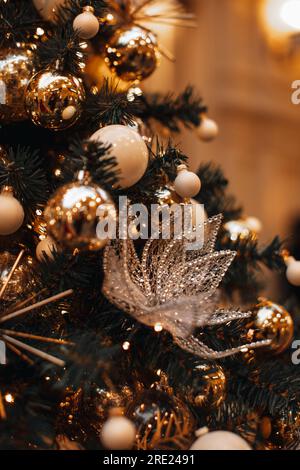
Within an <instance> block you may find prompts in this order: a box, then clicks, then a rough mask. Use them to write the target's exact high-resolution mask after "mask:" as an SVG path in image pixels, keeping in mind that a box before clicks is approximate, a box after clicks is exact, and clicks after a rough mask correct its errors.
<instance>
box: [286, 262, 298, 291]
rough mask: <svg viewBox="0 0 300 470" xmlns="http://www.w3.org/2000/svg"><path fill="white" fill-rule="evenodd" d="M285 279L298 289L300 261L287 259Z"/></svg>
mask: <svg viewBox="0 0 300 470" xmlns="http://www.w3.org/2000/svg"><path fill="white" fill-rule="evenodd" d="M286 277H287V280H288V281H289V283H290V284H292V286H295V287H300V261H296V260H295V259H294V258H289V261H288V262H287V271H286Z"/></svg>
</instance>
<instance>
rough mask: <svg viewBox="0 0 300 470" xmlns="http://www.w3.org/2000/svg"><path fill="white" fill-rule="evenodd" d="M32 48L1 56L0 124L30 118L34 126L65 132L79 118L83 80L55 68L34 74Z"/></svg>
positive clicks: (23, 46)
mask: <svg viewBox="0 0 300 470" xmlns="http://www.w3.org/2000/svg"><path fill="white" fill-rule="evenodd" d="M34 47H35V46H33V45H30V44H23V43H22V44H18V45H16V46H15V47H14V48H10V49H3V50H1V52H0V122H3V123H6V122H15V121H22V120H25V119H26V118H27V117H29V118H30V119H31V120H32V122H33V123H34V124H36V125H39V126H42V127H45V128H48V129H52V130H64V129H66V128H68V127H71V126H72V125H73V124H75V123H76V121H77V120H78V119H79V118H80V116H81V113H82V105H83V102H84V100H85V89H84V86H83V83H82V80H81V79H80V78H77V77H75V76H73V75H72V74H70V73H66V72H61V71H60V70H59V69H58V70H56V69H55V68H49V69H47V70H42V71H39V72H37V73H36V70H35V68H34V62H33V56H34Z"/></svg>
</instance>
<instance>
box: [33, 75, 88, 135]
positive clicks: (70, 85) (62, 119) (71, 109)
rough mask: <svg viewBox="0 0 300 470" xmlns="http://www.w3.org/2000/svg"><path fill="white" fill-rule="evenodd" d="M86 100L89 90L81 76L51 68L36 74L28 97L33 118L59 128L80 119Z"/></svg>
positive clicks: (36, 122)
mask: <svg viewBox="0 0 300 470" xmlns="http://www.w3.org/2000/svg"><path fill="white" fill-rule="evenodd" d="M84 100H85V90H84V86H83V84H82V81H81V80H80V79H78V78H77V77H74V75H71V74H69V73H60V72H59V71H57V70H50V69H48V70H43V71H41V72H38V73H37V74H36V75H34V76H33V78H32V79H31V80H30V82H29V84H28V87H27V91H26V97H25V103H26V110H27V113H28V116H29V117H30V119H31V120H32V122H33V123H34V124H36V125H37V126H42V127H45V128H47V129H52V130H56V131H59V130H64V129H67V128H69V127H71V126H73V124H75V123H76V122H77V121H78V119H79V118H80V116H81V113H82V105H83V102H84Z"/></svg>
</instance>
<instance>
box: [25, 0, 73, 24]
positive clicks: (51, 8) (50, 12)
mask: <svg viewBox="0 0 300 470" xmlns="http://www.w3.org/2000/svg"><path fill="white" fill-rule="evenodd" d="M33 3H34V6H35V7H36V9H37V11H38V12H39V14H40V15H41V16H42V17H43V18H44V20H47V21H53V20H54V19H55V15H56V12H57V9H58V7H60V6H63V5H64V4H66V3H67V0H33Z"/></svg>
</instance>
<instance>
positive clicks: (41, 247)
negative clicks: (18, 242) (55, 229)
mask: <svg viewBox="0 0 300 470" xmlns="http://www.w3.org/2000/svg"><path fill="white" fill-rule="evenodd" d="M55 251H57V246H56V243H55V241H54V240H53V239H52V238H51V237H46V238H44V239H43V240H41V241H40V242H39V243H38V245H37V247H36V251H35V253H36V257H37V259H38V260H39V261H45V260H47V259H50V260H54V256H53V253H54V252H55Z"/></svg>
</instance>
